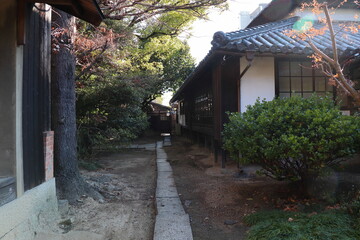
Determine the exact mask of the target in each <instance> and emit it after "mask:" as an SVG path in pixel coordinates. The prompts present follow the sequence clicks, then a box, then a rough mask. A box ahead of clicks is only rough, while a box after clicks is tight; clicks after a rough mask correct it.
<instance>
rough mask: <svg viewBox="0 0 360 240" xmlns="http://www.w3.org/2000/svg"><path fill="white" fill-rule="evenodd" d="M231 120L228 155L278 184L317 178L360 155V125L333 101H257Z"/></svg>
mask: <svg viewBox="0 0 360 240" xmlns="http://www.w3.org/2000/svg"><path fill="white" fill-rule="evenodd" d="M229 118H230V122H229V123H228V124H225V127H224V131H223V136H224V145H223V147H224V149H225V150H227V151H229V152H230V154H231V155H232V157H234V158H236V159H239V161H240V162H241V163H257V164H260V165H261V166H262V168H263V169H264V173H265V174H266V175H268V176H270V177H272V178H275V179H278V180H282V179H289V180H293V181H297V180H306V179H308V178H309V177H311V178H313V177H316V176H318V174H319V173H320V172H321V170H322V169H323V168H325V167H327V166H332V165H337V164H338V163H339V162H340V161H341V158H343V157H345V156H348V155H350V154H353V153H355V152H356V150H357V149H358V143H359V136H360V135H359V129H360V128H359V119H358V118H357V117H352V116H343V115H341V112H340V111H339V109H338V108H337V107H336V106H334V103H333V101H332V99H330V98H328V97H318V96H312V97H310V98H307V99H304V98H300V97H291V98H286V99H274V100H273V101H269V102H266V101H259V100H257V101H256V103H255V104H254V105H252V106H248V107H247V110H246V112H244V113H231V114H230V116H229ZM240 156H241V157H240Z"/></svg>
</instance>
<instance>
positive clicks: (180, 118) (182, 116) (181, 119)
mask: <svg viewBox="0 0 360 240" xmlns="http://www.w3.org/2000/svg"><path fill="white" fill-rule="evenodd" d="M180 105H181V104H180V102H179V103H178V109H177V114H178V122H179V125H180V126H186V123H185V114H180V110H181V109H180V108H181V106H180Z"/></svg>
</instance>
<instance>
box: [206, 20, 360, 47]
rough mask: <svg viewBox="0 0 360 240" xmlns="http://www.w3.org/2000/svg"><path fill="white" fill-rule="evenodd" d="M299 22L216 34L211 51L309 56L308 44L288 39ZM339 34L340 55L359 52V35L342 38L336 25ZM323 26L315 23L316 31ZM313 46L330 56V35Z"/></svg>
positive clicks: (315, 41)
mask: <svg viewBox="0 0 360 240" xmlns="http://www.w3.org/2000/svg"><path fill="white" fill-rule="evenodd" d="M298 20H299V17H292V18H289V19H285V20H281V21H277V22H271V23H268V24H264V25H260V26H256V27H252V28H246V29H243V30H239V31H235V32H229V33H224V32H216V33H215V34H214V38H213V41H212V45H213V48H212V50H218V49H224V50H235V51H246V50H253V51H258V52H262V53H264V52H270V53H293V54H309V53H310V52H311V50H310V48H309V46H308V44H307V43H306V42H305V41H296V40H295V39H292V38H290V37H289V36H287V35H286V33H285V32H286V30H291V29H292V28H293V26H294V24H295V23H296V21H298ZM333 24H334V30H335V32H339V33H338V34H337V43H338V44H337V45H338V50H339V52H340V53H341V54H342V53H349V54H352V53H353V52H354V51H355V50H357V49H358V48H359V42H360V33H359V32H358V33H351V32H344V33H345V34H346V38H344V37H343V36H342V35H343V34H342V31H343V30H341V26H340V25H341V23H340V22H338V23H336V22H335V23H333ZM322 26H323V24H321V23H319V22H314V27H315V28H317V29H319V28H321V27H322ZM313 42H314V44H315V45H316V46H317V47H318V48H319V49H320V50H322V51H324V52H326V53H331V51H332V48H331V41H330V36H329V31H327V32H326V33H325V34H324V35H319V36H316V37H314V38H313Z"/></svg>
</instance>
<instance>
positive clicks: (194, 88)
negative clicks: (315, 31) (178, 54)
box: [171, 0, 360, 166]
mask: <svg viewBox="0 0 360 240" xmlns="http://www.w3.org/2000/svg"><path fill="white" fill-rule="evenodd" d="M303 2H307V0H299V1H291V0H273V1H272V2H271V3H270V4H269V5H268V6H267V7H265V8H264V9H263V10H262V11H261V12H260V14H259V15H258V16H257V17H255V18H254V19H253V20H252V21H251V22H250V23H249V24H248V26H247V27H246V28H245V29H242V30H239V31H235V32H229V33H224V32H216V33H215V34H214V37H213V41H212V48H211V50H210V51H209V53H208V54H207V56H206V57H205V58H204V59H203V60H202V61H201V62H200V63H199V65H198V66H197V67H196V69H195V70H194V71H193V73H192V74H191V75H190V76H189V77H188V78H187V79H186V80H185V82H184V84H183V85H182V86H181V87H180V89H179V90H178V91H177V92H176V93H175V95H174V97H173V98H172V99H171V102H173V103H177V105H178V109H177V114H178V124H179V125H180V126H181V128H182V132H183V133H185V134H188V135H190V136H192V137H195V138H196V139H198V141H200V142H203V143H205V144H206V145H209V146H211V148H212V149H213V150H214V152H215V156H216V158H220V159H222V161H221V162H222V165H223V166H225V160H226V159H225V157H224V156H225V155H224V152H223V151H222V148H221V144H222V136H221V132H222V129H223V125H224V123H226V122H227V114H226V112H244V111H245V110H246V106H248V105H251V104H253V103H254V102H255V101H256V99H258V98H260V99H266V100H272V99H273V98H275V97H290V96H293V95H300V96H302V97H307V96H310V95H311V94H314V93H315V94H318V95H325V94H332V95H333V96H334V98H335V97H342V101H341V102H342V103H341V104H342V109H343V110H344V112H345V113H346V114H349V112H350V111H351V110H352V106H351V102H350V101H349V99H347V97H346V96H345V95H342V94H341V92H338V91H335V88H334V87H333V86H330V85H329V84H328V80H327V78H326V77H325V76H324V75H323V74H322V73H321V71H319V70H317V69H314V68H312V67H311V65H312V64H311V60H310V59H309V57H308V56H309V55H310V54H311V53H312V50H311V48H310V47H309V46H308V44H307V43H306V42H304V41H296V40H295V39H293V38H290V37H289V36H288V35H287V34H286V31H287V30H291V29H293V28H294V27H295V26H296V24H299V22H301V21H302V19H304V16H306V17H307V18H308V16H309V15H311V14H312V13H311V10H305V11H300V6H301V3H303ZM335 4H336V3H335ZM359 13H360V11H359V6H358V5H356V4H355V3H354V2H347V3H345V4H344V5H342V6H341V7H340V8H338V9H337V10H336V11H335V14H334V15H332V18H333V24H334V28H335V31H336V32H338V34H337V43H338V50H339V53H340V55H341V56H342V60H343V61H348V62H349V63H351V64H348V65H347V69H346V71H347V72H346V73H347V74H348V76H349V78H351V79H352V80H354V81H358V80H360V70H359V69H360V68H359V66H360V64H359V58H358V57H359V47H360V45H359V42H360V33H359V32H357V33H353V32H345V33H344V34H346V37H344V34H341V31H342V25H341V24H344V23H345V24H346V23H350V22H354V21H357V22H359V19H358V18H354V16H356V15H358V14H359ZM311 23H312V24H313V25H314V26H315V27H316V28H320V27H322V26H323V24H322V23H320V22H318V21H317V18H316V17H315V16H314V18H313V20H312V21H311ZM313 42H314V44H315V45H316V46H317V47H318V48H319V49H321V50H322V51H324V52H325V53H328V54H331V49H332V47H331V41H330V37H329V32H326V33H325V34H324V35H319V36H316V37H315V38H314V39H313Z"/></svg>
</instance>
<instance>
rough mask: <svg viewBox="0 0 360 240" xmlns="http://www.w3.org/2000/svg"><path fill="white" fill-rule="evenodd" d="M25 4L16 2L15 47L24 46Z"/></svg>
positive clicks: (19, 1) (22, 1)
mask: <svg viewBox="0 0 360 240" xmlns="http://www.w3.org/2000/svg"><path fill="white" fill-rule="evenodd" d="M25 8H26V2H25V1H24V0H17V23H16V40H17V45H24V44H25V41H26V39H25V10H26V9H25Z"/></svg>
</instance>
